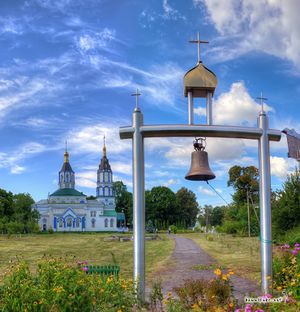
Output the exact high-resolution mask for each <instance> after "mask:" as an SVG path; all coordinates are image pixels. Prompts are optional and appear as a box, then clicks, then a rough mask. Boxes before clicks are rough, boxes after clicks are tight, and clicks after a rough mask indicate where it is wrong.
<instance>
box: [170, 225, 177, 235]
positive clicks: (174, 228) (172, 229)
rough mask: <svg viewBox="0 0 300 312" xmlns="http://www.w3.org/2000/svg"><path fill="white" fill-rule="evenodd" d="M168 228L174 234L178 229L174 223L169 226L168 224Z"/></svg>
mask: <svg viewBox="0 0 300 312" xmlns="http://www.w3.org/2000/svg"><path fill="white" fill-rule="evenodd" d="M170 230H171V232H172V233H174V234H176V233H177V231H178V229H177V226H176V225H171V226H170Z"/></svg>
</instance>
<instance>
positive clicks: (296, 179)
mask: <svg viewBox="0 0 300 312" xmlns="http://www.w3.org/2000/svg"><path fill="white" fill-rule="evenodd" d="M272 224H273V232H274V234H283V233H284V232H285V231H286V230H289V229H292V228H293V227H296V226H299V225H300V172H299V170H296V171H295V173H293V174H290V175H289V176H288V177H287V179H286V181H285V182H284V184H283V189H282V190H281V191H277V192H276V196H275V199H273V202H272Z"/></svg>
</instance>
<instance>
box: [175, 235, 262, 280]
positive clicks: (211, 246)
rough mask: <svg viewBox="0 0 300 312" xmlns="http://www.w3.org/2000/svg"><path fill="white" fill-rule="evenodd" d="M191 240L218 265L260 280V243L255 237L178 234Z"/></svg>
mask: <svg viewBox="0 0 300 312" xmlns="http://www.w3.org/2000/svg"><path fill="white" fill-rule="evenodd" d="M180 235H183V236H184V237H187V238H191V239H192V240H194V241H195V242H196V243H197V244H198V245H199V246H200V247H202V248H203V250H205V251H206V252H207V253H208V254H209V255H210V256H212V257H213V258H215V259H216V260H217V261H218V263H219V265H220V266H222V267H225V268H228V269H231V270H233V271H234V272H236V274H238V275H240V276H243V277H247V278H249V279H252V280H254V281H257V282H258V281H259V280H260V247H259V246H260V242H259V240H258V238H257V237H251V238H248V237H232V235H225V234H203V233H189V234H180Z"/></svg>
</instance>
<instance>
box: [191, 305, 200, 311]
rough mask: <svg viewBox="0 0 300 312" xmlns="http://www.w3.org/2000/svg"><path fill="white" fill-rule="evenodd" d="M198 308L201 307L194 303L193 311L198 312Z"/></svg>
mask: <svg viewBox="0 0 300 312" xmlns="http://www.w3.org/2000/svg"><path fill="white" fill-rule="evenodd" d="M198 308H199V306H198V304H197V303H194V304H193V305H192V310H194V311H197V310H198Z"/></svg>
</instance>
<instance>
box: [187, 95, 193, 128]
mask: <svg viewBox="0 0 300 312" xmlns="http://www.w3.org/2000/svg"><path fill="white" fill-rule="evenodd" d="M188 118H189V125H192V124H194V99H193V93H192V91H189V92H188Z"/></svg>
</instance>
